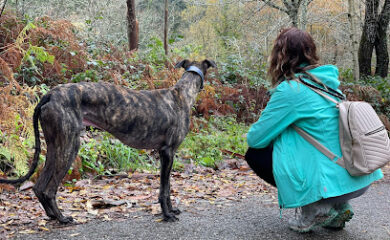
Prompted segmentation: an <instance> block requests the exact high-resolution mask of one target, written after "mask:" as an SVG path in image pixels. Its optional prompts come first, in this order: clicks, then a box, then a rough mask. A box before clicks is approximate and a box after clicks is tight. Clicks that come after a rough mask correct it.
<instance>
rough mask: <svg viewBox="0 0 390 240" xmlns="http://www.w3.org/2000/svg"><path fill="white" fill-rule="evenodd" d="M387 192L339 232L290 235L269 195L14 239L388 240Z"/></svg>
mask: <svg viewBox="0 0 390 240" xmlns="http://www.w3.org/2000/svg"><path fill="white" fill-rule="evenodd" d="M389 187H390V181H387V180H382V181H380V182H378V183H375V184H373V185H372V186H371V187H370V189H369V190H368V192H367V193H366V194H365V195H363V196H362V197H360V198H357V199H354V200H353V201H352V205H353V207H354V210H355V216H354V218H353V219H352V220H351V221H350V222H349V223H348V224H347V227H346V228H345V229H344V230H342V231H331V230H326V229H322V228H318V229H316V230H315V231H313V232H311V233H307V234H298V233H295V232H292V231H290V230H289V229H288V227H287V220H288V218H289V217H291V216H293V214H294V210H292V209H288V210H284V211H283V214H282V218H280V217H279V209H278V207H277V206H276V205H275V204H274V203H272V202H273V201H272V199H271V198H270V195H264V196H262V197H251V198H248V199H244V200H242V201H240V202H231V203H229V204H224V205H212V204H209V203H198V204H195V205H193V206H192V207H191V208H188V207H187V208H184V209H182V210H184V211H183V213H182V214H181V215H180V221H179V222H175V223H164V222H159V221H158V219H159V218H158V217H156V216H153V215H151V214H150V213H146V212H142V213H134V215H132V216H130V217H129V218H128V219H126V220H124V221H121V222H118V221H108V222H102V221H95V222H90V223H87V224H83V225H73V226H66V227H63V228H61V229H55V230H53V231H51V232H46V233H42V234H32V235H31V234H19V235H17V236H16V238H15V239H29V240H35V239H50V240H55V239H108V240H109V239H292V240H294V239H321V240H325V239H332V240H333V239H341V240H343V239H351V240H352V239H353V240H358V239H362V240H368V239H378V240H382V239H390V220H389V219H390V213H389V212H390V188H389Z"/></svg>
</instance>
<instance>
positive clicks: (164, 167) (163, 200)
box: [158, 147, 180, 222]
mask: <svg viewBox="0 0 390 240" xmlns="http://www.w3.org/2000/svg"><path fill="white" fill-rule="evenodd" d="M159 153H160V162H161V173H160V195H159V198H158V200H159V202H160V205H161V210H162V213H163V215H164V221H167V222H174V221H177V220H179V219H178V218H177V217H175V214H178V213H180V211H179V210H178V209H176V210H172V203H171V198H170V192H171V187H170V173H171V169H172V165H173V155H174V154H173V149H172V148H171V147H163V148H162V149H161V150H160V151H159Z"/></svg>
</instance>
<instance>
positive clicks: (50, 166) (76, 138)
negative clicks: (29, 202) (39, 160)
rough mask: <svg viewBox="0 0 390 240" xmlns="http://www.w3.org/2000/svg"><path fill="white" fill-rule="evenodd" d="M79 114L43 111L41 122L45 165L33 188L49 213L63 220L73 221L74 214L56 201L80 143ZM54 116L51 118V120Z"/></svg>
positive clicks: (53, 217)
mask: <svg viewBox="0 0 390 240" xmlns="http://www.w3.org/2000/svg"><path fill="white" fill-rule="evenodd" d="M75 116H76V114H75V113H72V112H66V113H65V112H64V111H61V109H59V110H57V111H55V112H53V111H47V112H46V113H42V117H41V125H42V129H43V132H44V135H45V139H46V143H47V154H46V162H45V167H44V168H43V171H42V173H41V174H40V176H39V178H38V180H37V182H36V184H35V186H34V188H33V190H34V192H35V194H36V196H37V197H38V199H39V201H40V202H41V204H42V206H43V207H44V209H45V211H46V214H47V215H48V216H49V217H50V218H52V219H57V220H58V221H59V222H60V223H69V222H71V221H72V220H73V219H72V217H64V216H63V215H62V213H61V212H60V210H59V209H58V206H57V203H56V193H57V189H58V186H59V185H60V183H61V180H62V179H63V178H64V176H65V175H66V173H67V171H68V170H69V168H70V166H71V165H72V162H73V160H74V159H75V158H76V155H77V152H78V149H79V146H80V127H79V126H80V122H81V120H80V119H79V118H76V117H75ZM49 120H50V121H49Z"/></svg>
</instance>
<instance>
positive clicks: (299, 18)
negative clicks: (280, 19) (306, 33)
mask: <svg viewBox="0 0 390 240" xmlns="http://www.w3.org/2000/svg"><path fill="white" fill-rule="evenodd" d="M260 1H262V2H264V3H265V4H267V5H268V6H270V7H272V8H275V9H277V10H279V11H281V12H284V13H286V14H287V15H288V16H289V18H290V20H291V23H292V25H293V26H294V27H297V28H300V29H305V28H306V22H307V7H308V6H309V4H310V3H311V2H312V1H313V0H291V1H287V0H283V5H284V7H282V6H279V5H278V4H276V3H275V1H271V0H260Z"/></svg>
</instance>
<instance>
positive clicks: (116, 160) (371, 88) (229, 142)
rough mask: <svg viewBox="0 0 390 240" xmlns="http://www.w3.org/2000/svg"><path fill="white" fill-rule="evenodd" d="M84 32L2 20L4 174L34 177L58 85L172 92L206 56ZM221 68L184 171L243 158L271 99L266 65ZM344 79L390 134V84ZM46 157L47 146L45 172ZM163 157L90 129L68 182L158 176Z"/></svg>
mask: <svg viewBox="0 0 390 240" xmlns="http://www.w3.org/2000/svg"><path fill="white" fill-rule="evenodd" d="M77 31H78V30H77V28H76V27H74V26H73V25H72V24H71V23H70V22H68V21H66V20H52V19H50V18H48V17H42V18H39V19H36V20H34V21H27V20H20V19H18V18H17V17H16V16H14V15H12V14H10V13H7V14H4V15H3V16H2V17H1V19H0V72H1V74H0V89H1V91H0V176H2V177H17V176H20V175H23V174H24V173H26V171H27V169H28V166H29V163H30V161H31V157H32V153H33V152H32V151H33V149H34V138H33V129H32V113H33V109H34V106H35V105H36V103H37V102H38V101H39V99H40V97H41V96H42V95H43V94H45V93H46V92H48V91H49V90H50V89H51V88H53V87H54V86H56V85H58V84H63V83H72V82H73V83H75V82H81V81H91V82H97V81H106V82H111V83H114V84H117V85H121V86H123V87H129V88H133V89H137V90H141V89H143V90H152V89H159V88H165V87H170V86H172V85H174V84H175V83H176V82H177V81H178V80H179V79H180V76H181V74H182V73H183V70H178V69H174V68H173V66H174V65H175V62H177V61H179V60H181V59H183V58H191V60H193V59H196V60H202V59H203V58H204V56H202V55H200V54H196V52H195V54H194V52H192V53H189V52H188V48H185V49H184V48H183V49H175V50H174V54H172V56H170V57H169V58H168V57H167V56H165V54H164V48H163V44H162V42H161V40H159V39H157V38H156V39H154V44H152V45H150V46H149V49H148V51H145V52H129V51H126V49H124V48H121V47H117V46H113V45H110V44H109V43H97V42H93V41H90V40H86V39H80V38H78V37H77ZM217 65H219V66H220V67H219V68H217V69H212V70H210V72H209V73H208V76H207V77H206V79H207V82H206V83H205V88H204V90H203V91H202V92H200V94H199V95H198V98H197V101H196V104H195V106H194V108H193V110H192V116H193V117H192V120H191V131H190V133H189V135H188V136H187V138H186V139H185V141H184V142H183V144H182V146H181V147H180V149H179V151H178V152H177V156H176V159H177V161H175V165H174V169H175V170H177V171H180V170H182V169H184V165H185V164H192V163H195V164H200V165H203V166H207V167H211V168H214V169H217V168H218V165H219V164H220V163H221V162H222V161H223V160H224V159H227V158H230V157H232V156H242V155H243V154H244V153H245V150H246V148H247V146H246V141H245V137H244V134H245V133H246V131H247V130H248V126H249V124H250V123H252V122H254V121H256V120H257V119H258V117H259V115H260V113H261V111H262V109H264V107H265V105H266V103H267V101H268V100H269V96H268V84H266V80H265V79H266V76H265V75H264V73H265V72H266V71H265V66H263V67H264V69H262V70H261V71H255V74H257V75H256V76H248V74H245V73H243V72H242V70H238V69H237V67H235V65H234V61H232V59H227V60H226V62H220V63H217ZM253 79H257V80H256V81H254V80H253ZM259 79H260V80H259ZM343 79H344V81H343V86H342V89H343V91H344V93H345V94H346V95H347V96H348V98H349V99H351V100H365V101H368V102H371V103H372V104H373V105H374V106H375V108H376V109H377V110H378V111H379V112H380V113H381V118H382V120H383V122H384V123H385V125H386V127H387V129H390V122H389V120H388V118H389V116H390V97H389V95H390V94H389V91H390V90H389V89H390V83H389V79H380V78H370V79H368V80H366V81H363V82H359V83H356V82H353V81H352V79H351V77H350V75H349V72H348V71H344V73H343ZM41 137H42V136H41ZM42 140H43V138H42ZM42 142H43V144H44V141H42ZM44 155H45V146H43V151H42V155H41V160H42V161H41V164H40V167H39V169H40V168H42V165H43V162H44V161H43V160H44ZM157 155H158V154H156V153H155V152H154V151H149V150H136V149H131V148H129V147H127V146H125V145H123V144H122V143H120V142H119V141H118V140H116V139H114V138H113V137H112V136H111V135H109V134H107V133H102V132H100V131H97V130H94V129H92V128H89V130H87V131H86V133H85V134H84V135H83V137H82V146H81V148H80V152H79V156H78V157H77V158H76V161H75V164H74V165H73V167H72V168H71V169H70V170H69V174H68V176H67V178H66V181H68V182H72V179H80V178H82V177H86V176H90V175H104V174H115V173H118V172H132V171H136V170H140V169H145V170H156V169H158V164H159V163H158V162H159V161H158V156H157ZM38 172H39V171H38ZM35 178H36V176H35V177H34V178H33V179H35Z"/></svg>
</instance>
